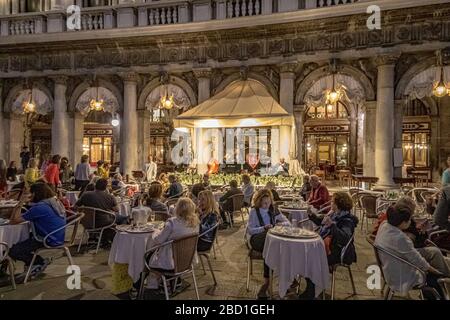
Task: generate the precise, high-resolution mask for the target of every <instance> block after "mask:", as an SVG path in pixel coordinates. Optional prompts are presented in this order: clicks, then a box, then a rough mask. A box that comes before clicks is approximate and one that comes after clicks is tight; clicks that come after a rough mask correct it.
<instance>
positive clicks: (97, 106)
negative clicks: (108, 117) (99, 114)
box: [89, 99, 104, 111]
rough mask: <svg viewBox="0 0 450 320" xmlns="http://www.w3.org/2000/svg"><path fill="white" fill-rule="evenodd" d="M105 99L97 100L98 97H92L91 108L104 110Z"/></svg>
mask: <svg viewBox="0 0 450 320" xmlns="http://www.w3.org/2000/svg"><path fill="white" fill-rule="evenodd" d="M103 102H104V101H103V99H100V100H96V99H92V100H91V102H90V103H89V106H90V108H91V110H95V111H102V110H103Z"/></svg>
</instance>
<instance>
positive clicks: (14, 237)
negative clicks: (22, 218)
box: [0, 222, 30, 258]
mask: <svg viewBox="0 0 450 320" xmlns="http://www.w3.org/2000/svg"><path fill="white" fill-rule="evenodd" d="M29 237H30V224H29V223H28V222H23V223H20V224H15V225H11V224H0V242H4V243H6V244H7V245H8V247H10V248H11V247H12V246H13V245H15V244H16V243H19V242H22V241H25V240H27V239H28V238H29ZM0 258H2V256H1V255H0Z"/></svg>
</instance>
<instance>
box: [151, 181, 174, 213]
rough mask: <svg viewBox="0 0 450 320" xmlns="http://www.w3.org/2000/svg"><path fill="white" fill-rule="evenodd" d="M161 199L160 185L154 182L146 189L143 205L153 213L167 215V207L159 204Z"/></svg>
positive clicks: (161, 203)
mask: <svg viewBox="0 0 450 320" xmlns="http://www.w3.org/2000/svg"><path fill="white" fill-rule="evenodd" d="M161 197H162V184H161V183H159V182H157V181H154V182H152V183H151V185H150V187H149V188H148V194H147V197H146V199H145V205H146V206H147V207H149V208H150V209H152V210H153V211H161V212H166V213H167V214H169V209H168V208H167V205H166V204H165V203H163V202H161Z"/></svg>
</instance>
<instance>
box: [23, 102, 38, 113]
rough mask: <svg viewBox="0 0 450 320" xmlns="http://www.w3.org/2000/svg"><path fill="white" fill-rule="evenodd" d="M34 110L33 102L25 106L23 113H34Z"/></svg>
mask: <svg viewBox="0 0 450 320" xmlns="http://www.w3.org/2000/svg"><path fill="white" fill-rule="evenodd" d="M35 110H36V106H35V105H34V103H33V102H28V103H26V104H25V107H24V111H25V113H30V112H34V111H35Z"/></svg>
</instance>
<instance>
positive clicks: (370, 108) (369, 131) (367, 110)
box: [363, 101, 377, 177]
mask: <svg viewBox="0 0 450 320" xmlns="http://www.w3.org/2000/svg"><path fill="white" fill-rule="evenodd" d="M376 112H377V102H376V101H367V102H366V103H365V105H364V132H363V140H364V147H363V148H364V155H363V172H364V175H365V176H367V177H373V176H375V132H376V123H375V121H376Z"/></svg>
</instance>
